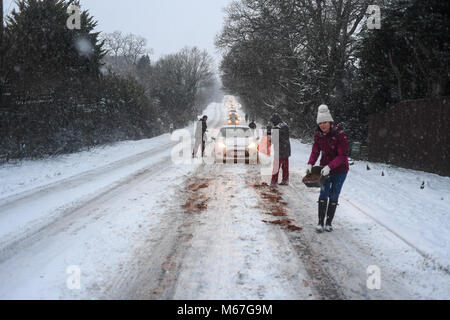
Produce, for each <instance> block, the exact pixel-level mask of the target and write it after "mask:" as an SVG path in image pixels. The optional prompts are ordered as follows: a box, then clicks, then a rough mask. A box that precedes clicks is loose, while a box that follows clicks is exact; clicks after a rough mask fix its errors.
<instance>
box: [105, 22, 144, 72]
mask: <svg viewBox="0 0 450 320" xmlns="http://www.w3.org/2000/svg"><path fill="white" fill-rule="evenodd" d="M102 40H104V42H105V45H104V46H105V49H106V50H107V52H108V54H107V56H106V57H105V62H106V64H107V66H109V68H110V69H111V71H113V72H116V73H119V74H127V75H130V74H131V75H134V74H135V71H136V65H137V63H138V60H139V58H140V57H142V56H144V55H146V54H151V53H152V50H151V49H149V48H147V40H146V39H145V38H144V37H141V36H138V35H134V34H131V33H130V34H127V35H124V34H122V32H121V31H115V32H113V33H106V34H103V35H102Z"/></svg>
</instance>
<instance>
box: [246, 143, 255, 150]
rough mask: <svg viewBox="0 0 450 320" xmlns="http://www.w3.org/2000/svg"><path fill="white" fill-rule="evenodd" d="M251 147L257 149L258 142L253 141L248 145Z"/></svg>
mask: <svg viewBox="0 0 450 320" xmlns="http://www.w3.org/2000/svg"><path fill="white" fill-rule="evenodd" d="M248 148H249V149H255V148H256V143H254V142H252V143H250V144H249V145H248Z"/></svg>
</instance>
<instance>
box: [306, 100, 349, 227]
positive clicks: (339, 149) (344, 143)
mask: <svg viewBox="0 0 450 320" xmlns="http://www.w3.org/2000/svg"><path fill="white" fill-rule="evenodd" d="M317 124H318V126H319V128H318V131H317V133H316V134H315V136H314V145H313V148H312V152H311V156H310V157H309V161H308V165H307V167H306V173H309V172H311V170H312V167H313V165H314V164H315V163H316V161H317V159H318V158H319V155H320V153H321V152H322V157H321V159H320V166H323V167H324V168H323V169H322V172H321V174H322V176H329V178H328V179H327V180H326V182H325V184H324V185H323V186H322V188H321V189H320V196H319V224H318V226H317V229H316V230H317V231H318V232H320V233H321V232H323V230H324V220H325V214H326V216H327V220H326V223H325V231H328V232H331V231H333V227H332V226H331V222H332V221H333V218H334V214H335V212H336V207H337V205H338V200H339V194H340V193H341V190H342V186H343V185H344V181H345V179H346V178H347V173H348V171H349V166H348V157H347V153H348V139H347V134H346V133H345V132H344V131H343V130H342V128H341V127H340V126H339V125H338V124H336V123H335V122H334V120H333V118H332V117H331V114H330V111H329V110H328V107H327V106H326V105H321V106H320V107H319V112H318V115H317ZM328 199H329V200H328Z"/></svg>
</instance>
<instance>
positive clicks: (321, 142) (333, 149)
mask: <svg viewBox="0 0 450 320" xmlns="http://www.w3.org/2000/svg"><path fill="white" fill-rule="evenodd" d="M320 152H322V157H321V158H320V165H321V166H322V167H324V166H328V167H330V169H331V171H330V173H347V172H348V171H349V166H348V138H347V134H346V133H345V132H344V131H343V130H342V128H341V127H340V126H339V125H338V124H336V123H333V124H332V126H331V129H330V132H328V134H324V133H323V132H322V131H321V130H320V129H319V131H318V132H317V133H316V134H315V136H314V145H313V148H312V151H311V156H310V157H309V161H308V164H310V165H312V166H314V164H315V163H316V161H317V159H318V158H319V155H320Z"/></svg>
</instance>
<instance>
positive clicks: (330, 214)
mask: <svg viewBox="0 0 450 320" xmlns="http://www.w3.org/2000/svg"><path fill="white" fill-rule="evenodd" d="M337 206H338V204H337V203H336V202H334V203H331V202H330V205H329V206H328V210H327V223H326V227H325V230H326V231H328V232H331V231H333V227H332V226H331V222H333V218H334V214H335V213H336V208H337Z"/></svg>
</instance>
